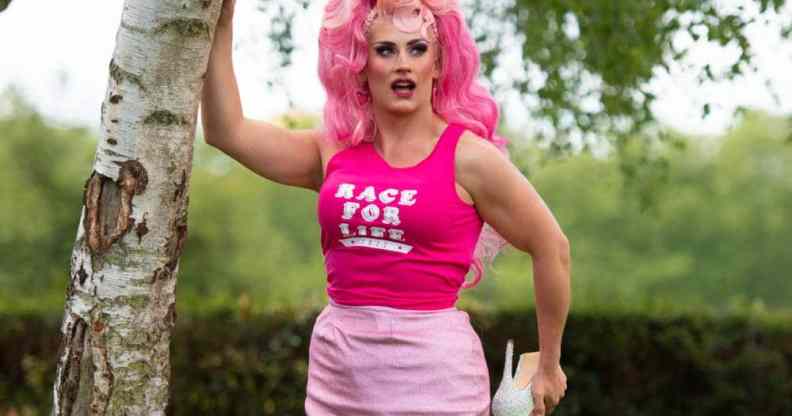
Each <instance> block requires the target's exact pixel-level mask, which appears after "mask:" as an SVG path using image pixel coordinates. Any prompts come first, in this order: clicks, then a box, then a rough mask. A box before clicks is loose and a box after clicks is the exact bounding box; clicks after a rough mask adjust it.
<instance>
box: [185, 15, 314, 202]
mask: <svg viewBox="0 0 792 416" xmlns="http://www.w3.org/2000/svg"><path fill="white" fill-rule="evenodd" d="M234 3H235V1H234V0H225V2H224V4H223V13H222V15H221V17H220V21H219V22H218V24H217V29H216V30H215V38H214V43H213V45H212V52H211V54H210V57H209V68H208V70H207V73H206V79H205V81H204V87H203V92H202V96H201V122H202V124H203V130H204V138H205V140H206V143H208V144H209V145H211V146H213V147H215V148H217V149H219V150H221V151H223V152H224V153H226V154H228V155H229V156H231V157H232V158H234V159H235V160H237V161H238V162H239V163H241V164H242V165H244V166H245V167H247V168H248V169H250V170H252V171H253V172H256V173H257V174H259V175H261V176H263V177H265V178H267V179H269V180H272V181H274V182H278V183H281V184H284V185H291V186H297V187H301V188H308V189H313V190H317V189H318V188H319V185H320V184H321V182H322V162H321V157H320V152H319V140H320V138H319V131H318V130H297V131H291V130H289V129H286V128H282V127H279V126H276V125H274V124H271V123H267V122H264V121H259V120H251V119H247V118H245V117H244V116H243V114H242V104H241V101H240V98H239V89H238V87H237V82H236V77H235V76H234V67H233V63H232V60H231V54H232V37H233V36H232V34H233V30H232V20H233V10H234Z"/></svg>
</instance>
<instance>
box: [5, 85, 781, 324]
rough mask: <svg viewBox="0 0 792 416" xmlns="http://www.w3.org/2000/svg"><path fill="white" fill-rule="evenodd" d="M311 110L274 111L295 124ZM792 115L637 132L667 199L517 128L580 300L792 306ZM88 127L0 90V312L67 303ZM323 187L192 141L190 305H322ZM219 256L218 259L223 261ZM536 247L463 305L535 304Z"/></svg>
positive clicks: (185, 285) (180, 294) (603, 305)
mask: <svg viewBox="0 0 792 416" xmlns="http://www.w3.org/2000/svg"><path fill="white" fill-rule="evenodd" d="M317 120H318V119H317V117H316V116H310V115H299V114H296V115H290V116H285V117H283V118H281V119H280V120H277V121H278V122H279V123H281V124H283V125H287V126H291V127H292V128H296V127H306V126H311V125H314V124H315V123H316V122H317ZM790 132H792V125H791V124H790V121H789V120H787V119H782V118H773V117H768V116H766V115H763V114H760V113H746V114H745V115H744V117H743V119H742V121H741V123H740V124H739V126H738V127H737V128H736V129H734V130H732V131H731V132H729V133H728V134H727V135H726V136H724V137H717V138H715V137H701V138H696V139H695V140H690V139H686V140H688V142H689V143H690V145H689V146H688V147H686V148H677V147H674V146H671V145H668V144H662V143H654V144H652V147H651V148H645V147H642V146H649V144H647V143H649V142H645V141H640V140H638V141H634V142H633V143H632V144H631V145H630V146H629V147H627V148H626V152H625V156H626V157H634V158H640V157H643V155H646V154H658V155H662V156H665V157H667V158H668V159H669V160H670V169H669V172H670V173H669V175H668V176H667V178H666V179H665V183H666V185H664V186H660V187H657V188H656V189H655V190H654V192H656V196H657V201H658V202H657V203H656V204H654V205H652V208H651V209H650V210H646V211H643V210H642V209H641V208H640V203H639V201H638V200H636V198H634V195H632V194H631V192H633V190H631V189H630V188H629V187H625V186H624V177H623V176H622V175H620V173H619V172H620V171H619V169H620V167H619V165H620V162H619V161H617V160H615V159H614V158H606V159H605V158H604V159H598V158H596V157H593V156H592V155H588V154H581V155H576V156H572V157H568V158H565V159H559V160H555V161H551V162H548V163H544V164H542V163H539V161H540V160H541V159H542V157H543V152H544V150H543V149H540V148H539V147H538V146H536V145H535V144H532V143H531V142H530V141H528V140H525V139H526V138H522V137H520V136H519V135H517V134H516V133H514V132H508V131H503V132H502V133H503V134H505V135H507V136H509V137H512V138H514V139H515V140H514V141H513V143H514V144H513V145H512V149H511V152H512V154H513V155H514V159H515V163H516V164H517V165H518V167H519V168H520V170H521V171H522V172H523V173H524V174H525V175H526V177H527V178H528V179H529V180H530V181H531V182H532V183H533V184H534V185H535V187H536V188H537V190H538V191H539V192H540V194H541V195H542V196H543V198H544V199H545V200H546V201H547V203H548V205H549V206H550V208H551V209H552V210H553V212H554V214H555V215H556V217H557V218H558V220H559V222H560V223H561V226H562V227H563V228H564V230H565V232H566V234H567V235H568V237H569V238H570V241H571V242H572V251H573V254H572V259H573V265H572V273H573V280H574V290H573V309H576V310H583V309H588V308H595V309H633V310H638V311H675V310H694V311H712V312H716V313H727V312H737V313H740V312H745V311H760V312H761V311H768V312H774V311H777V312H792V308H790V306H789V302H788V300H789V299H790V298H792V285H789V284H788V280H789V270H791V269H792V257H790V256H789V255H788V253H787V252H785V248H787V247H789V245H790V244H792V221H789V220H788V216H789V212H788V211H789V209H788V207H790V206H792V173H790V167H791V166H792V144H790V143H788V141H787V138H788V137H789V135H790ZM95 140H96V139H95V138H94V137H92V136H91V135H90V133H89V132H88V130H86V129H75V128H65V127H59V126H56V125H52V124H50V123H49V122H48V121H47V120H44V119H42V117H41V116H40V115H38V113H37V112H36V111H34V110H33V109H32V108H31V107H30V106H29V105H28V104H26V103H25V101H24V100H22V99H21V98H20V97H18V96H16V95H15V94H14V93H13V92H7V93H5V94H4V95H3V98H2V100H0V166H1V167H0V169H2V172H3V180H2V181H0V195H3V197H2V198H0V224H2V227H0V258H2V261H0V285H1V286H2V287H3V290H2V291H0V311H13V310H22V309H25V310H32V311H39V312H48V313H56V314H57V313H60V312H61V311H62V307H63V297H64V295H65V289H66V283H67V280H68V273H67V270H68V267H67V265H68V264H69V255H70V250H71V243H72V241H73V239H74V235H73V233H74V230H75V229H76V227H77V224H76V223H75V221H76V218H75V217H74V215H73V213H74V212H75V210H79V207H80V205H81V195H82V193H81V189H80V187H79V186H77V187H75V186H74V185H75V184H76V183H80V182H81V181H82V180H83V179H81V178H85V177H86V173H87V172H86V171H84V169H86V168H85V167H86V166H90V160H91V158H92V157H93V153H94V150H95V148H96V144H95ZM315 211H316V194H315V193H313V192H311V191H308V190H303V189H298V188H291V187H285V186H282V185H278V184H275V183H272V182H269V181H266V180H264V179H262V178H260V177H258V176H256V175H255V174H253V173H251V172H249V171H247V170H246V169H244V168H243V167H242V166H240V165H239V164H237V163H236V162H235V161H233V160H232V159H230V158H228V157H227V156H225V155H224V154H222V153H220V152H218V151H216V150H214V149H212V148H211V147H209V146H207V145H206V144H205V143H204V142H203V140H202V139H201V138H198V139H197V143H196V149H195V163H194V170H193V177H192V185H191V196H190V216H189V222H190V224H189V229H190V237H189V238H188V241H187V243H186V246H185V251H184V253H183V256H182V259H181V265H180V275H181V276H182V278H181V279H180V284H179V286H178V288H177V298H178V304H179V308H180V312H179V313H180V314H181V313H187V314H191V313H199V312H202V311H207V310H212V309H217V308H229V307H230V308H237V307H239V304H238V303H239V302H240V301H241V302H242V303H243V304H244V305H245V306H244V307H246V308H250V310H251V311H253V312H260V311H265V310H269V309H279V308H283V307H306V308H318V307H320V306H322V305H324V304H325V303H326V295H325V293H324V289H325V285H326V280H325V272H324V267H323V263H322V261H323V259H322V255H321V249H320V244H319V226H318V224H317V222H316V213H315ZM787 251H788V250H787ZM221 265H222V267H221ZM530 274H531V266H530V256H528V255H526V254H524V253H522V252H519V251H516V250H514V249H511V250H507V251H506V252H505V253H504V254H503V255H502V256H501V257H499V258H498V260H497V261H496V263H495V269H494V270H493V271H492V272H491V273H489V274H488V276H487V278H485V279H484V280H483V281H482V283H481V284H480V285H479V286H478V287H476V288H474V289H473V290H470V291H462V293H461V298H460V306H461V307H468V306H471V307H476V306H479V307H482V308H496V309H522V308H526V307H529V306H531V305H532V302H533V292H532V289H533V288H532V284H533V283H532V277H531V275H530Z"/></svg>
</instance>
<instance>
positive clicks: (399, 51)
mask: <svg viewBox="0 0 792 416" xmlns="http://www.w3.org/2000/svg"><path fill="white" fill-rule="evenodd" d="M437 47H438V45H437V43H436V42H433V41H432V39H430V38H426V37H424V36H423V35H422V33H421V30H420V28H419V29H418V30H416V31H414V32H403V31H402V30H400V29H399V28H397V27H396V26H395V25H394V24H393V23H392V22H391V20H390V19H387V18H377V19H376V20H375V21H374V22H373V23H372V24H371V27H370V29H369V32H368V60H367V63H366V67H365V68H364V69H363V72H362V73H361V76H362V80H363V81H365V82H367V83H368V88H369V91H370V94H371V99H372V103H371V104H372V105H373V106H374V111H375V112H377V111H378V110H380V111H381V110H384V111H387V112H391V113H402V114H405V113H413V112H415V111H417V110H420V109H422V108H429V109H430V111H431V106H432V81H433V80H434V79H437V78H438V77H439V76H440V63H439V56H438V50H437ZM400 80H401V81H400ZM405 80H406V82H404V81H405ZM410 81H411V82H410Z"/></svg>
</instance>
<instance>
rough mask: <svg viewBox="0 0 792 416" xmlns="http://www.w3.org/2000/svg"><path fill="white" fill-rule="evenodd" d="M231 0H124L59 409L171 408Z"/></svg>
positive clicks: (73, 286)
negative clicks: (213, 68)
mask: <svg viewBox="0 0 792 416" xmlns="http://www.w3.org/2000/svg"><path fill="white" fill-rule="evenodd" d="M221 4H222V2H221V1H219V0H214V1H213V0H126V1H125V2H124V11H123V15H122V17H121V24H120V28H119V30H118V32H117V36H116V48H115V51H114V53H113V57H112V60H111V61H110V65H109V80H108V86H107V94H106V96H105V99H104V102H103V103H102V106H101V125H102V129H101V135H100V140H99V143H98V146H97V151H96V157H95V159H94V166H93V169H92V172H91V174H90V176H89V178H88V180H87V181H86V183H85V189H84V194H83V195H84V199H83V204H84V205H83V208H82V212H81V214H80V215H81V218H80V225H79V227H78V230H77V237H76V241H75V244H74V249H73V253H72V257H71V274H70V281H69V284H68V289H67V294H66V305H65V313H64V318H63V323H62V326H61V332H62V338H61V344H60V349H59V352H58V368H57V372H56V379H55V383H54V386H53V398H54V403H53V411H52V414H53V415H58V416H59V415H84V414H91V415H93V414H102V415H103V414H130V415H131V414H145V415H163V414H165V408H166V407H167V404H168V386H169V378H170V356H169V347H170V335H171V329H172V328H173V326H174V323H175V321H176V307H175V293H174V290H175V286H176V274H177V271H178V265H179V257H180V255H181V253H182V249H183V247H184V242H185V239H186V237H187V206H188V189H189V186H188V185H189V179H190V173H191V168H192V155H193V141H194V137H195V128H196V120H197V113H198V105H199V100H200V96H201V89H202V87H203V77H204V74H205V72H206V69H207V64H208V59H209V53H210V50H211V44H212V38H213V36H214V29H215V25H216V22H217V18H218V16H219V14H220V7H221ZM122 412H123V413H122Z"/></svg>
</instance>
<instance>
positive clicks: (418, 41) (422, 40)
mask: <svg viewBox="0 0 792 416" xmlns="http://www.w3.org/2000/svg"><path fill="white" fill-rule="evenodd" d="M420 42H427V40H426V39H423V38H418V39H413V40H411V41H409V42H407V46H412V45H414V44H416V43H420ZM374 45H388V46H396V44H395V43H394V42H391V41H389V40H383V41H379V42H374Z"/></svg>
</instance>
